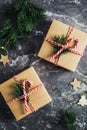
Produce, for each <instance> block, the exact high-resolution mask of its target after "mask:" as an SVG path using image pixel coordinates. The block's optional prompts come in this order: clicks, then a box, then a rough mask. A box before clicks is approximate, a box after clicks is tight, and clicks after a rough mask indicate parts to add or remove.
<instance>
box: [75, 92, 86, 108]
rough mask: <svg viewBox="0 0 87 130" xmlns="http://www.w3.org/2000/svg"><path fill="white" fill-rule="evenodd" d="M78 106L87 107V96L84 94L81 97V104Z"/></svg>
mask: <svg viewBox="0 0 87 130" xmlns="http://www.w3.org/2000/svg"><path fill="white" fill-rule="evenodd" d="M77 104H78V105H81V106H85V105H87V99H86V96H85V95H84V94H83V95H82V96H81V99H80V100H79V102H78V103H77Z"/></svg>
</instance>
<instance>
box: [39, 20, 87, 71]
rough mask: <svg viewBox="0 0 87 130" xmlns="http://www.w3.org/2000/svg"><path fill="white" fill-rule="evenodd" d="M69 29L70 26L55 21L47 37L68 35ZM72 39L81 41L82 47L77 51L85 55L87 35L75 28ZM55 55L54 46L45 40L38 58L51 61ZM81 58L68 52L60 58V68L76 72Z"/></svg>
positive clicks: (53, 61)
mask: <svg viewBox="0 0 87 130" xmlns="http://www.w3.org/2000/svg"><path fill="white" fill-rule="evenodd" d="M68 28H69V26H68V25H66V24H64V23H61V22H59V21H57V20H53V22H52V24H51V26H50V29H49V31H48V33H47V35H46V37H47V38H51V39H52V38H53V37H54V36H55V35H56V36H58V35H60V36H61V35H62V34H64V35H66V33H67V31H68ZM70 37H72V38H78V39H79V41H80V45H79V47H78V49H77V50H78V51H79V52H81V53H83V52H84V49H85V47H86V45H87V33H84V32H81V31H79V30H77V29H75V28H74V29H73V32H72V34H71V36H70ZM53 54H54V47H53V45H52V44H50V43H49V42H47V41H45V40H44V42H43V44H42V47H41V49H40V51H39V54H38V56H39V57H40V58H43V59H45V60H47V61H49V60H48V59H49V57H51V56H52V55H53ZM80 58H81V56H79V55H76V54H73V53H71V52H68V53H66V54H63V55H61V56H60V58H59V61H58V66H61V67H64V68H66V69H68V70H71V71H75V70H76V67H77V65H78V62H79V60H80ZM51 62H52V63H55V60H52V61H51Z"/></svg>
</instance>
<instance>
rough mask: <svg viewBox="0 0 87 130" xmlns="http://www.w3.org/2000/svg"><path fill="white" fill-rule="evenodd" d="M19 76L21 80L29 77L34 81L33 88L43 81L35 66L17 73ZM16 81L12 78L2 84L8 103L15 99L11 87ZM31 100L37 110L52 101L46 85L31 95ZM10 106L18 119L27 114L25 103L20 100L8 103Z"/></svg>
mask: <svg viewBox="0 0 87 130" xmlns="http://www.w3.org/2000/svg"><path fill="white" fill-rule="evenodd" d="M17 77H18V79H19V80H24V79H26V78H29V79H30V80H31V81H32V83H33V88H35V87H36V86H38V85H39V84H41V83H42V82H41V80H40V79H39V77H38V75H37V73H36V72H35V70H34V68H33V67H31V68H29V69H27V70H25V71H23V72H21V73H20V74H18V75H17ZM14 83H15V81H14V79H13V78H11V79H9V80H8V81H6V82H4V83H2V84H1V85H0V92H1V94H2V96H3V97H4V99H5V101H6V103H7V102H9V101H11V100H13V99H14V95H13V94H12V93H13V91H14V89H13V88H12V87H11V86H12V85H13V84H14ZM29 100H30V102H31V103H32V104H33V106H34V107H35V109H36V110H38V109H39V108H41V107H42V106H44V105H46V104H48V103H49V102H51V98H50V96H49V94H48V92H47V90H46V88H45V87H44V85H43V87H41V88H40V89H39V90H37V91H35V92H34V93H32V94H31V95H29ZM8 106H9V108H10V109H11V111H12V113H13V115H14V116H15V118H16V120H19V119H21V118H23V117H25V116H26V115H27V114H26V113H25V112H24V103H23V102H22V101H20V100H18V101H14V102H11V103H9V104H8ZM30 113H32V111H31V109H30V108H29V113H28V114H30Z"/></svg>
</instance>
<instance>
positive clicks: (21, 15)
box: [0, 0, 45, 49]
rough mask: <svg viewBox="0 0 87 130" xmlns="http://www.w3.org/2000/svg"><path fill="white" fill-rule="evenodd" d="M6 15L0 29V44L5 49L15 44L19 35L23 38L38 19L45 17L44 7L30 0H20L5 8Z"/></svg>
mask: <svg viewBox="0 0 87 130" xmlns="http://www.w3.org/2000/svg"><path fill="white" fill-rule="evenodd" d="M6 16H7V17H8V18H7V19H6V20H5V22H4V25H3V27H2V28H1V30H0V46H3V47H5V48H6V49H8V48H10V47H12V48H13V47H15V46H16V41H17V39H18V38H19V37H21V39H22V40H25V37H26V36H27V34H28V33H29V32H30V31H31V30H32V29H33V27H34V26H35V25H36V24H37V22H38V21H40V20H43V19H44V18H45V15H44V9H42V8H41V7H39V6H37V5H34V4H32V3H31V2H30V0H22V1H20V2H18V3H16V4H15V5H12V6H11V7H10V8H9V9H8V10H6Z"/></svg>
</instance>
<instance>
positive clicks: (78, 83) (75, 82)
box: [71, 79, 81, 89]
mask: <svg viewBox="0 0 87 130" xmlns="http://www.w3.org/2000/svg"><path fill="white" fill-rule="evenodd" d="M80 84H81V81H78V80H77V79H74V81H73V82H71V85H72V86H73V89H77V88H80Z"/></svg>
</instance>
